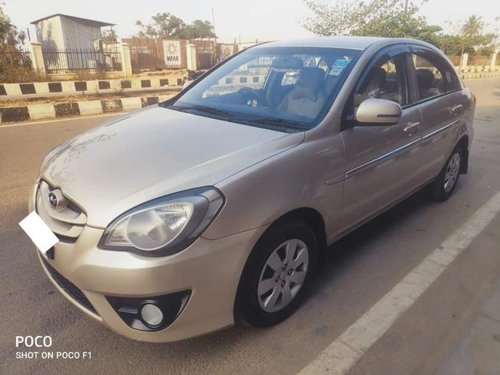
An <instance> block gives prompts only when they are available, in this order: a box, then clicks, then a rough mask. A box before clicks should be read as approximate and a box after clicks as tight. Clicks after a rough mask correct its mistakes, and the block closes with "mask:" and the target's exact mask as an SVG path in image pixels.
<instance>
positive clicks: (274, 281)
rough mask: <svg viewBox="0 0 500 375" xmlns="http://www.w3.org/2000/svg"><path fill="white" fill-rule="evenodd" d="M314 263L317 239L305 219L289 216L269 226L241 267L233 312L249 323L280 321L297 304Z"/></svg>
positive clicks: (309, 277) (304, 289)
mask: <svg viewBox="0 0 500 375" xmlns="http://www.w3.org/2000/svg"><path fill="white" fill-rule="evenodd" d="M287 249H288V250H290V251H289V252H288V254H289V255H288V257H289V258H288V259H287V258H286V257H287ZM290 257H291V259H293V260H292V262H290V261H289V259H290ZM317 263H318V241H317V239H316V236H315V234H314V231H313V230H312V229H311V228H310V227H308V226H307V225H306V224H305V223H303V222H302V221H297V220H293V221H286V222H283V223H280V224H278V225H276V226H275V227H271V229H270V230H268V231H267V232H266V233H264V235H263V236H262V238H261V239H260V240H259V241H258V242H257V244H256V245H255V247H254V249H253V250H252V253H251V254H250V257H249V259H248V261H247V263H246V265H245V268H244V270H243V274H242V277H241V279H240V284H239V287H238V293H237V297H236V304H235V312H236V315H237V316H238V317H239V318H240V320H242V321H243V322H245V323H247V324H248V325H250V326H253V327H267V326H272V325H275V324H278V323H281V322H282V321H284V320H285V319H286V318H288V317H289V316H290V315H291V314H292V313H293V312H294V311H295V310H296V309H297V308H298V307H299V306H300V303H301V301H302V300H303V298H304V296H305V295H306V294H307V290H308V287H309V285H310V283H311V279H312V278H313V277H312V276H313V275H314V270H315V269H316V267H317ZM271 265H272V266H273V267H271ZM283 268H284V269H283ZM301 280H302V284H300V281H301ZM290 298H291V299H290Z"/></svg>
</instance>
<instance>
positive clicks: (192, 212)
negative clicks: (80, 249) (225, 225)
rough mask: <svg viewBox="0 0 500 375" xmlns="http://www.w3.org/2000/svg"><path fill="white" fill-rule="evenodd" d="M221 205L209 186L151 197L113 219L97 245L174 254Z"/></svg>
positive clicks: (137, 251)
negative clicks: (148, 200) (152, 198)
mask: <svg viewBox="0 0 500 375" xmlns="http://www.w3.org/2000/svg"><path fill="white" fill-rule="evenodd" d="M223 204H224V197H223V195H222V193H220V192H219V191H218V190H217V189H215V188H211V187H207V188H199V189H194V190H188V191H184V192H181V193H176V194H172V195H167V196H165V197H162V198H157V199H154V200H152V201H150V202H147V203H144V204H142V205H140V206H138V207H135V208H133V209H131V210H130V211H127V212H125V213H124V214H123V215H121V216H119V217H118V218H116V219H115V220H114V221H113V222H112V223H111V224H110V225H109V226H108V228H107V229H106V231H105V232H104V234H103V236H102V238H101V240H100V242H99V247H100V248H102V249H108V250H125V251H130V252H134V253H138V254H141V255H146V256H165V255H171V254H174V253H177V252H179V251H181V250H183V249H185V248H186V247H188V246H189V245H190V244H191V243H193V242H194V241H195V240H196V239H197V238H198V237H199V236H200V235H201V233H202V232H203V231H204V230H205V229H206V228H207V227H208V226H209V225H210V223H211V222H212V221H213V220H214V219H215V217H216V216H217V214H218V213H219V211H220V209H221V207H222V205H223Z"/></svg>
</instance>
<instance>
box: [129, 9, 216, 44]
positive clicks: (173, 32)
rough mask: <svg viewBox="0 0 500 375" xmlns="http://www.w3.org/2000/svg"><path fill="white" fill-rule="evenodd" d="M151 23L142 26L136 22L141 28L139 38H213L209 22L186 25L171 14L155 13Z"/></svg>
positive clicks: (198, 21) (199, 21)
mask: <svg viewBox="0 0 500 375" xmlns="http://www.w3.org/2000/svg"><path fill="white" fill-rule="evenodd" d="M151 18H152V21H153V22H152V23H149V24H144V23H142V22H141V21H137V22H136V25H137V26H139V27H140V28H141V30H140V31H139V33H138V36H140V37H147V38H165V39H169V38H170V39H171V38H179V39H195V38H215V37H216V36H215V33H214V28H213V25H212V24H211V23H210V22H209V21H204V20H195V21H194V22H193V23H191V24H186V23H185V22H184V21H183V20H182V19H181V18H179V17H177V16H175V15H173V14H171V13H157V14H156V16H153V17H151Z"/></svg>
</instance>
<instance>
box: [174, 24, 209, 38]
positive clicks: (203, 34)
mask: <svg viewBox="0 0 500 375" xmlns="http://www.w3.org/2000/svg"><path fill="white" fill-rule="evenodd" d="M175 36H176V37H178V38H180V39H197V38H215V37H216V35H215V33H214V28H213V26H212V24H211V23H210V22H209V21H203V20H195V21H193V23H192V24H190V25H186V26H185V27H184V28H183V29H182V30H181V31H180V32H179V33H178V34H177V35H175Z"/></svg>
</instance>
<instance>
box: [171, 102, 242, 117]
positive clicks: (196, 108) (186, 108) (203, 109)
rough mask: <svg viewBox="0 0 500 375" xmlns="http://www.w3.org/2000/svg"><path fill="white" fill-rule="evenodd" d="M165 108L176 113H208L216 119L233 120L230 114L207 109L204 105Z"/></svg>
mask: <svg viewBox="0 0 500 375" xmlns="http://www.w3.org/2000/svg"><path fill="white" fill-rule="evenodd" d="M167 108H172V109H175V110H177V111H182V112H191V111H193V110H194V111H198V112H203V113H208V114H210V115H215V116H217V117H221V116H222V117H224V118H226V119H232V118H234V114H232V113H231V112H226V111H224V110H222V109H218V108H215V107H207V106H204V105H194V104H193V105H171V106H169V107H167Z"/></svg>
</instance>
